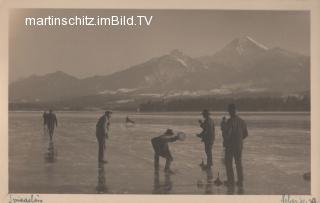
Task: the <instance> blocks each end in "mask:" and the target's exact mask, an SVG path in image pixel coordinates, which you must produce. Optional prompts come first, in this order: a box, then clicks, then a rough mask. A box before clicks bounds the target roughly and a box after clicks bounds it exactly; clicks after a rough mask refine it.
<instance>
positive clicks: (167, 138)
mask: <svg viewBox="0 0 320 203" xmlns="http://www.w3.org/2000/svg"><path fill="white" fill-rule="evenodd" d="M173 135H174V133H173V131H172V130H171V129H167V130H166V132H165V133H164V134H163V135H160V136H158V137H155V138H152V139H151V143H152V146H153V149H154V167H155V170H159V157H160V156H161V157H163V158H165V159H166V165H165V168H164V171H165V172H166V173H173V172H172V171H171V169H170V164H171V162H172V161H173V157H172V155H171V152H170V149H169V145H168V143H169V142H175V141H176V140H178V139H179V136H173Z"/></svg>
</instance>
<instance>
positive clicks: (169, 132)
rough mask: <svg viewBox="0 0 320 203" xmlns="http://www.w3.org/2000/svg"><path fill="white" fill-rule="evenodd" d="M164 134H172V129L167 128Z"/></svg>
mask: <svg viewBox="0 0 320 203" xmlns="http://www.w3.org/2000/svg"><path fill="white" fill-rule="evenodd" d="M164 134H166V135H174V133H173V130H172V129H167V130H166V132H165V133H164Z"/></svg>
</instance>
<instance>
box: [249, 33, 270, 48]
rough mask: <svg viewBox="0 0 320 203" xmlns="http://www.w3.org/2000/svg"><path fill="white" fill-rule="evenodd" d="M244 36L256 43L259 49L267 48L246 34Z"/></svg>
mask: <svg viewBox="0 0 320 203" xmlns="http://www.w3.org/2000/svg"><path fill="white" fill-rule="evenodd" d="M246 38H247V39H248V40H249V41H251V42H252V43H254V44H255V45H257V46H258V47H260V48H261V49H264V50H267V49H268V47H266V46H264V45H263V44H261V43H259V42H257V41H255V40H254V39H252V38H251V37H249V36H246Z"/></svg>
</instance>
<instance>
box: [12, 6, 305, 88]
mask: <svg viewBox="0 0 320 203" xmlns="http://www.w3.org/2000/svg"><path fill="white" fill-rule="evenodd" d="M75 15H77V16H89V17H95V16H101V17H108V16H111V15H118V16H120V15H125V16H131V15H147V16H151V15H152V16H154V17H153V20H152V22H151V25H150V26H135V27H130V26H99V27H97V26H94V27H93V26H34V27H32V26H25V24H24V22H25V17H47V16H55V17H72V16H75ZM243 36H250V37H251V38H253V39H254V40H255V41H257V42H259V43H261V44H263V45H265V46H266V47H268V48H272V47H281V48H284V49H287V50H290V51H294V52H298V53H301V54H304V55H310V13H309V12H308V11H241V10H122V9H119V10H110V9H109V10H108V9H87V10H86V9H15V10H11V12H10V21H9V80H10V82H12V81H16V80H18V79H21V78H24V77H28V76H30V75H33V74H37V75H43V74H47V73H51V72H55V71H59V70H60V71H63V72H65V73H68V74H71V75H73V76H76V77H78V78H85V77H90V76H94V75H107V74H111V73H114V72H117V71H121V70H123V69H126V68H129V67H130V66H133V65H136V64H140V63H143V62H145V61H147V60H149V59H151V58H153V57H159V56H161V55H164V54H167V53H169V52H170V51H171V50H174V49H179V50H181V51H182V52H184V53H185V54H187V55H189V56H192V57H199V56H205V55H213V54H214V53H215V52H217V51H218V50H220V49H222V48H223V47H224V46H226V44H228V43H229V42H230V41H232V40H233V39H234V38H236V37H243Z"/></svg>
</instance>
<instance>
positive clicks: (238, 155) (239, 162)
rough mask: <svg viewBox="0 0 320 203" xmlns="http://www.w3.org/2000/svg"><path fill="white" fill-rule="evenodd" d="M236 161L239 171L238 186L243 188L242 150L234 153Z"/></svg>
mask: <svg viewBox="0 0 320 203" xmlns="http://www.w3.org/2000/svg"><path fill="white" fill-rule="evenodd" d="M234 159H235V163H236V169H237V177H238V182H237V184H238V186H243V168H242V149H237V150H236V151H235V153H234Z"/></svg>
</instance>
